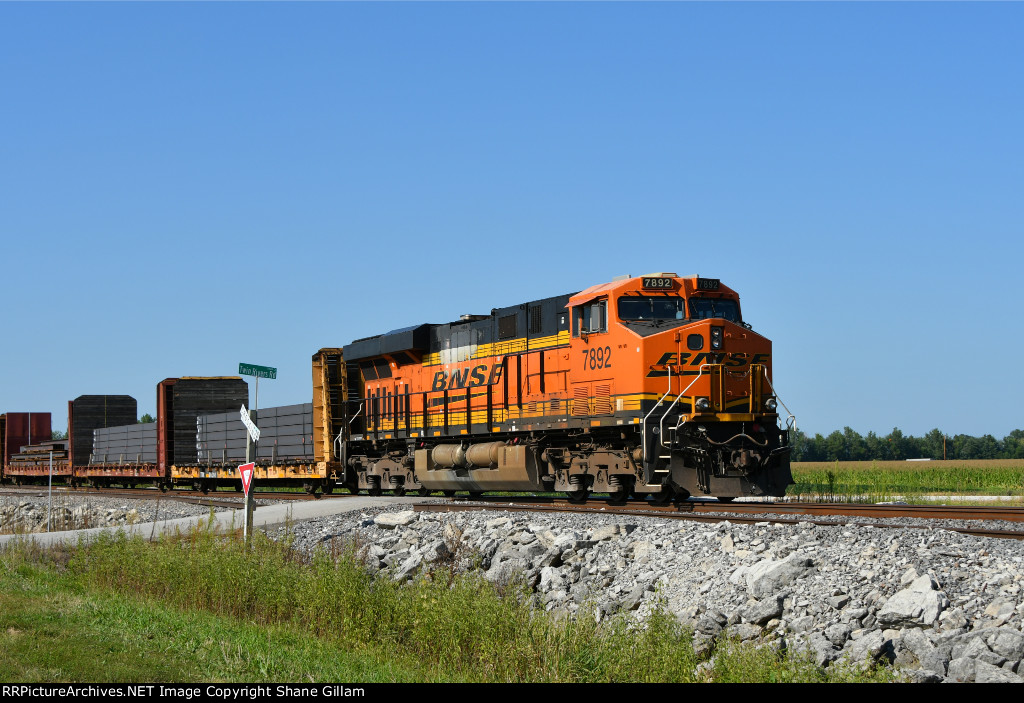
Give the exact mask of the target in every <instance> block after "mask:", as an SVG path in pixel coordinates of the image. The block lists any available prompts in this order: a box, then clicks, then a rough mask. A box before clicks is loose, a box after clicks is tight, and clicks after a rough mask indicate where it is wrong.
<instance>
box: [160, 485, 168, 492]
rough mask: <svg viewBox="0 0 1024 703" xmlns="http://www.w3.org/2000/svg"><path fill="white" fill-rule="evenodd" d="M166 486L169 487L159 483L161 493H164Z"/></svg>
mask: <svg viewBox="0 0 1024 703" xmlns="http://www.w3.org/2000/svg"><path fill="white" fill-rule="evenodd" d="M168 488H170V486H168V485H167V484H166V483H161V484H160V492H161V493H166V492H167V489H168Z"/></svg>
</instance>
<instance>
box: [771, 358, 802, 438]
mask: <svg viewBox="0 0 1024 703" xmlns="http://www.w3.org/2000/svg"><path fill="white" fill-rule="evenodd" d="M764 380H766V381H767V382H768V387H769V388H771V389H772V395H774V396H775V399H776V400H778V401H779V403H780V404H781V405H782V407H783V408H785V409H786V412H787V413H789V415H788V416H786V429H787V430H792V429H795V428H796V415H794V414H793V411H792V410H790V409H789V408H788V407H787V406H786V404H785V403H783V402H782V398H780V397H779V394H778V393H777V392H776V391H775V386H773V385H772V379H770V378H769V377H768V369H765V370H764Z"/></svg>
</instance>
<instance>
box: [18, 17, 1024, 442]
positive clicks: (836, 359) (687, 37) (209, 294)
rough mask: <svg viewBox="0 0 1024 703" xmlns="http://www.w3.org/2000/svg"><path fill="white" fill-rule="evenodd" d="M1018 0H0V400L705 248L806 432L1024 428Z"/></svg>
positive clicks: (31, 404)
mask: <svg viewBox="0 0 1024 703" xmlns="http://www.w3.org/2000/svg"><path fill="white" fill-rule="evenodd" d="M1022 26H1024V5H1022V4H1019V3H1007V4H1002V3H998V4H971V3H956V4H952V3H938V4H926V3H908V4H888V3H864V4H861V3H848V4H832V3H829V4H815V3H793V4H774V3H765V4H762V3H757V4H697V3H677V4H667V3H664V4H663V3H651V4H625V3H597V4H589V3H559V4H540V3H523V4H504V3H502V4H469V3H450V4H432V3H423V4H419V3H416V4H406V3H397V4H350V3H311V4H271V3H256V4H235V3H220V4H199V3H197V4H193V3H170V4H161V3H141V4H126V3H107V4H56V3H41V4H10V3H0V135H2V137H0V236H2V249H0V251H2V254H0V257H2V258H0V261H2V262H3V264H2V274H0V293H2V295H3V300H4V303H3V310H4V314H3V321H2V330H3V333H2V338H3V344H2V345H0V411H23V410H33V411H40V410H49V411H51V412H53V413H54V425H55V426H56V427H63V426H64V425H65V424H66V418H65V414H66V401H67V400H68V399H71V398H74V397H76V396H78V395H81V394H84V393H110V394H118V393H128V394H131V395H134V396H135V397H136V398H138V399H139V412H140V414H141V413H144V412H154V410H155V386H156V383H157V382H158V381H159V380H161V379H162V378H165V377H169V376H181V375H221V374H233V373H235V372H236V371H237V366H238V362H240V361H244V362H249V363H256V364H262V365H267V366H276V367H278V369H279V373H278V379H277V380H275V381H264V382H263V383H261V384H260V386H261V387H260V404H261V405H262V406H264V407H266V406H269V405H283V404H288V403H296V402H308V400H309V398H310V395H311V390H310V368H309V361H310V357H311V355H312V353H313V352H314V351H316V350H317V349H318V348H320V347H323V346H335V345H337V346H340V345H343V344H346V343H348V342H350V341H351V340H353V339H355V338H358V337H363V336H367V335H371V334H377V333H380V332H384V331H387V330H389V329H393V328H396V327H402V326H405V325H409V324H416V323H420V322H445V321H448V320H450V319H455V318H457V316H458V315H459V314H462V313H480V312H487V311H489V310H490V309H491V308H492V307H496V306H502V305H510V304H514V303H519V302H524V301H526V300H529V299H534V298H540V297H547V296H550V295H557V294H561V293H568V292H573V291H576V290H580V289H582V288H585V287H587V286H589V285H592V284H595V283H600V282H604V281H607V280H610V279H611V278H612V277H614V276H616V275H620V274H633V275H639V274H642V273H647V272H652V271H677V272H679V273H681V274H689V273H700V274H701V275H704V276H710V277H716V278H721V279H722V280H723V282H725V283H726V284H727V285H730V286H732V287H733V288H735V289H736V290H738V291H739V292H740V295H741V296H742V301H743V306H744V316H745V318H746V319H747V321H748V322H751V323H752V324H753V326H754V328H755V329H756V330H757V331H759V332H761V333H763V334H765V335H766V336H768V337H769V338H771V339H772V340H774V345H775V346H774V351H775V383H776V387H777V389H778V391H779V393H780V396H781V398H782V400H783V401H784V402H785V403H786V404H787V405H788V406H789V407H790V409H791V410H792V411H793V412H795V413H796V415H797V417H798V423H799V425H800V426H801V427H802V428H803V429H804V430H805V431H808V432H811V433H814V432H822V433H827V432H830V431H831V430H833V429H838V428H841V427H842V426H844V425H850V426H852V427H853V428H855V429H857V430H858V431H860V432H862V433H866V432H867V431H869V430H874V431H876V432H880V433H886V432H888V431H889V430H891V429H892V428H893V427H894V426H898V427H900V428H901V429H902V430H903V431H904V432H907V433H913V434H917V435H920V434H922V433H924V432H926V431H927V430H929V429H930V428H932V427H939V428H941V429H943V430H944V431H946V432H948V433H959V432H964V433H969V434H982V433H992V434H994V435H996V436H997V437H1002V436H1003V435H1005V434H1006V433H1008V432H1009V431H1010V430H1012V429H1014V428H1016V427H1021V426H1022V425H1024V422H1022V421H1021V411H1020V408H1019V405H1020V398H1021V397H1022V396H1024V371H1022V365H1021V363H1019V361H1018V360H1017V357H1018V356H1019V355H1020V350H1021V349H1022V348H1024V333H1022V325H1021V302H1022V297H1024V296H1022V295H1021V293H1020V292H1019V280H1020V276H1019V271H1020V270H1021V267H1022V262H1024V257H1022V254H1024V245H1022V244H1021V236H1022V234H1024V232H1022V223H1024V197H1022V193H1024V188H1022V186H1024V131H1022V128H1021V125H1022V124H1024V85H1022V83H1024V70H1022V69H1024V48H1022V47H1024V44H1022V43H1021V42H1020V34H1021V28H1022Z"/></svg>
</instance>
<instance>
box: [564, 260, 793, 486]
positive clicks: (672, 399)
mask: <svg viewBox="0 0 1024 703" xmlns="http://www.w3.org/2000/svg"><path fill="white" fill-rule="evenodd" d="M570 306H571V307H572V315H573V328H572V329H573V336H572V340H571V344H570V346H571V348H572V351H571V353H570V359H572V362H571V363H572V366H573V367H574V368H572V370H571V376H572V380H573V387H574V396H575V401H576V402H577V403H578V402H580V401H581V400H582V399H583V398H590V399H592V400H591V407H590V408H588V411H587V412H588V413H589V414H591V415H593V414H599V410H600V408H602V407H603V408H605V409H607V410H609V411H610V412H611V413H612V414H614V415H615V416H617V418H619V420H618V421H619V422H620V424H629V425H633V428H632V432H631V433H623V437H630V436H632V437H633V438H635V441H636V447H635V449H634V450H633V451H632V457H633V459H634V461H635V462H636V465H637V468H638V471H637V474H638V475H637V480H636V485H637V487H638V489H640V490H650V491H653V492H658V491H660V492H662V493H663V494H671V493H675V494H677V495H689V494H704V495H718V496H721V497H724V498H731V497H735V496H738V495H784V493H785V489H786V486H787V485H789V483H791V482H792V478H791V475H790V470H789V442H788V432H787V431H786V430H785V429H780V428H779V426H778V423H779V416H778V414H777V413H776V412H775V410H776V399H775V397H774V391H773V390H772V387H771V366H770V364H771V342H770V341H769V340H767V339H766V338H764V337H762V336H761V335H759V334H757V333H756V332H754V331H753V330H752V329H751V327H750V325H748V324H747V323H745V322H744V321H743V319H742V315H741V310H740V302H739V296H738V295H737V294H736V293H735V291H733V290H731V289H729V288H727V287H726V286H724V285H722V284H721V282H720V281H719V280H717V279H708V278H701V277H698V276H693V277H685V278H680V277H678V276H676V274H672V273H657V274H650V275H647V276H641V277H637V278H628V279H624V280H622V281H619V282H613V283H612V284H607V285H604V286H599V287H595V288H592V289H588V290H587V291H583V292H582V293H580V294H578V295H576V296H574V297H573V298H572V299H570ZM605 396H607V400H605ZM574 414H576V413H574Z"/></svg>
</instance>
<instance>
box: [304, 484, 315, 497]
mask: <svg viewBox="0 0 1024 703" xmlns="http://www.w3.org/2000/svg"><path fill="white" fill-rule="evenodd" d="M302 490H304V491H305V492H306V493H308V494H309V495H313V494H314V493H316V486H314V485H313V484H312V483H304V484H302Z"/></svg>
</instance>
